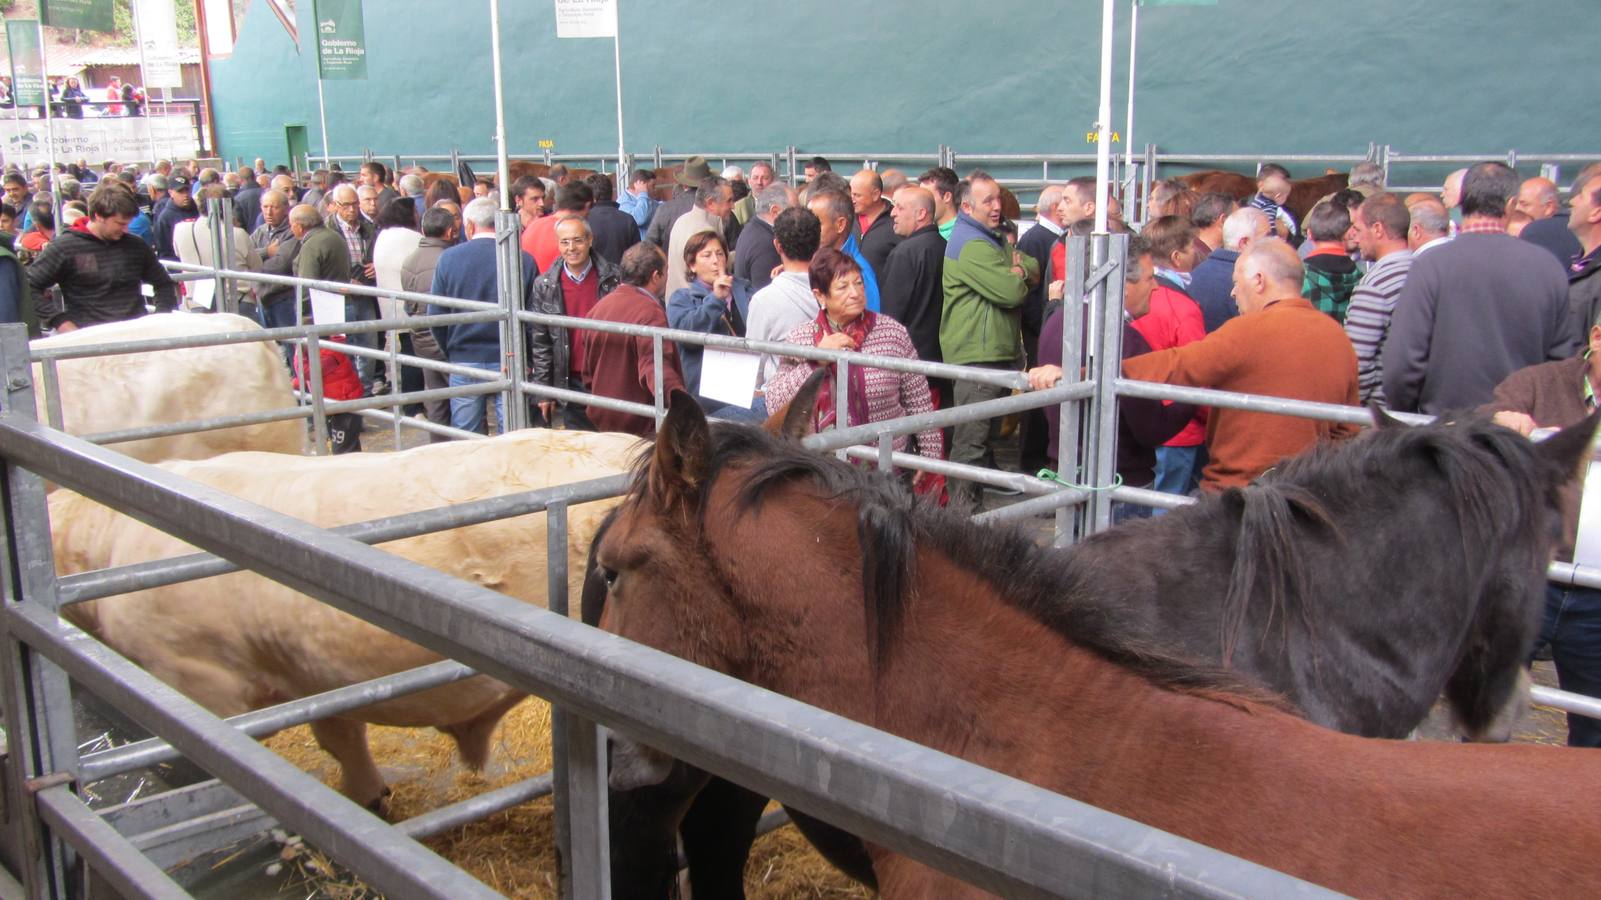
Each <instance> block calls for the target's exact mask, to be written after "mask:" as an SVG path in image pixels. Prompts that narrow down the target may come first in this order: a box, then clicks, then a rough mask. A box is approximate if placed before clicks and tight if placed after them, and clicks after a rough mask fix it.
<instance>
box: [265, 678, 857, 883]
mask: <svg viewBox="0 0 1601 900" xmlns="http://www.w3.org/2000/svg"><path fill="white" fill-rule="evenodd" d="M367 736H368V740H369V742H370V743H371V745H372V750H373V756H374V758H376V759H377V760H378V764H379V766H380V768H381V769H382V771H383V773H384V778H385V779H386V780H387V781H388V782H389V784H390V787H391V788H393V790H394V795H393V796H392V797H391V798H390V801H391V804H392V809H393V819H394V820H395V821H400V820H402V819H406V818H410V817H412V816H415V815H418V814H420V813H424V812H427V811H428V810H431V809H436V808H438V807H440V806H444V805H445V804H447V803H454V802H456V801H458V800H464V799H466V798H468V797H471V796H473V795H476V794H481V793H483V792H484V791H487V790H492V789H495V788H499V787H504V786H506V785H509V784H513V783H515V782H517V781H520V780H522V779H525V778H531V777H533V776H535V775H539V774H541V773H543V772H547V771H549V770H550V707H549V705H548V704H546V703H545V702H544V701H542V700H539V699H538V698H530V699H528V700H526V701H524V702H523V703H522V704H520V705H519V706H517V708H515V709H513V710H512V711H511V712H510V713H509V714H508V715H507V716H506V718H505V719H504V720H503V721H502V722H501V725H500V729H499V730H498V731H497V733H496V737H495V751H494V756H493V761H492V762H491V764H490V768H489V770H488V771H486V772H484V773H482V774H481V775H480V774H477V773H473V772H469V771H467V770H466V769H465V768H464V767H462V766H461V765H460V763H459V762H457V760H456V751H455V744H454V742H452V741H451V740H450V738H448V737H446V736H445V735H443V734H440V733H438V732H436V731H434V730H432V729H423V728H385V727H379V726H369V727H368V729H367ZM266 745H267V746H268V747H270V748H271V749H272V750H273V751H274V752H276V753H278V754H279V755H281V756H283V757H284V758H285V759H288V760H289V761H290V762H291V763H294V764H295V765H296V766H298V767H300V768H301V769H304V770H306V771H307V772H310V773H312V774H314V775H316V776H317V777H319V778H321V779H322V780H323V781H324V782H325V783H327V784H329V785H333V786H336V787H337V785H338V782H339V767H338V766H337V765H336V764H335V763H334V761H333V758H332V757H330V756H328V755H327V754H326V753H324V752H322V750H321V749H320V748H319V747H318V746H317V742H316V740H315V739H314V738H313V737H312V735H311V730H310V729H309V728H308V727H306V726H300V727H297V728H291V729H288V730H286V731H282V732H280V733H278V734H277V735H274V736H273V737H271V738H269V739H267V741H266ZM424 843H425V844H427V845H428V847H429V848H431V849H432V850H433V851H434V852H436V853H438V854H439V855H441V856H443V857H444V858H445V859H448V860H450V861H451V862H453V863H455V864H456V865H458V866H461V867H462V868H463V869H465V870H466V871H467V872H469V873H471V874H472V875H473V876H474V877H475V878H477V879H479V880H480V881H482V882H484V883H485V884H487V885H489V886H490V887H491V888H494V889H495V890H496V891H499V892H500V893H502V894H505V895H506V896H508V897H516V898H540V900H543V898H553V897H555V896H556V852H555V846H554V843H553V825H552V813H551V800H550V798H549V797H545V798H542V799H539V800H536V801H534V802H532V803H525V804H523V805H521V806H517V807H513V808H512V809H509V810H506V811H504V812H501V813H498V814H496V815H494V816H491V817H489V818H488V819H484V820H481V821H478V822H473V823H470V824H468V825H465V826H462V827H461V828H458V829H456V830H454V831H449V832H445V833H444V834H441V835H438V836H436V837H433V838H429V839H428V840H426V841H424ZM285 851H286V852H285V862H286V864H288V865H291V866H293V867H294V877H293V878H291V879H290V881H289V886H290V887H292V888H293V889H296V890H298V894H297V896H300V897H305V896H307V894H308V892H310V893H314V894H316V895H320V896H323V897H330V898H334V900H365V898H371V897H376V896H378V895H377V894H376V893H374V892H373V891H371V890H370V889H368V888H367V887H366V886H365V885H362V884H361V883H360V882H359V881H357V880H356V879H354V878H353V877H352V876H351V875H350V874H349V873H348V872H343V871H341V870H340V869H339V868H338V867H336V866H334V865H332V864H331V863H330V862H329V860H328V859H327V858H326V857H324V856H322V855H321V854H320V853H317V852H316V851H315V850H314V849H312V848H308V847H305V846H304V845H296V846H291V847H286V848H285ZM745 885H746V894H747V895H748V896H749V897H752V898H771V900H780V898H784V900H787V898H793V897H815V898H840V897H868V896H870V894H869V892H868V891H867V890H865V889H863V888H862V887H861V886H859V885H857V884H856V883H855V882H853V881H851V880H850V879H848V878H846V877H845V876H844V875H841V874H840V873H839V872H838V871H836V870H835V869H834V868H833V867H832V866H830V865H829V864H828V863H827V862H825V861H824V860H823V858H822V857H821V856H819V855H818V854H817V852H816V851H815V850H813V849H812V848H811V845H809V844H807V843H806V840H805V839H804V838H802V837H801V836H800V833H799V832H797V831H796V830H795V828H794V826H786V827H784V828H781V829H779V830H777V831H775V832H773V833H771V834H767V835H764V836H762V837H761V838H759V839H758V840H757V841H756V846H755V848H754V849H753V850H752V852H751V859H750V863H749V865H748V866H747V867H746V870H745Z"/></svg>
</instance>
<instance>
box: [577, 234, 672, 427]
mask: <svg viewBox="0 0 1601 900" xmlns="http://www.w3.org/2000/svg"><path fill="white" fill-rule="evenodd" d="M618 274H619V276H620V277H621V279H622V284H619V285H618V286H617V289H616V290H614V291H612V292H611V293H609V294H607V295H606V296H604V297H602V298H601V300H600V302H599V303H597V304H595V308H594V309H591V310H590V311H589V315H588V316H587V318H591V319H598V320H600V321H603V322H620V323H624V324H628V325H653V326H656V327H658V328H666V327H667V312H666V310H665V309H664V308H663V306H662V288H663V286H665V285H666V284H667V255H666V254H664V253H662V251H661V248H660V247H657V246H656V245H655V244H651V243H639V244H635V245H634V246H632V247H629V248H628V250H627V252H625V253H624V254H623V262H622V268H621V270H620V271H619V273H618ZM583 342H584V354H583V377H584V381H585V382H587V383H588V384H589V388H590V393H592V394H594V395H595V396H597V397H610V398H611V399H613V400H627V401H630V402H632V403H643V404H646V405H650V404H653V403H654V402H655V399H656V365H655V351H654V349H653V348H652V345H651V343H652V342H651V339H650V338H648V337H635V336H633V335H627V334H613V333H610V332H605V331H585V332H583ZM683 387H684V375H683V372H681V371H680V370H679V368H678V350H677V348H676V347H674V346H673V345H672V344H671V343H668V342H665V341H664V342H663V343H662V371H661V390H662V397H663V399H665V398H667V397H668V396H670V395H671V393H672V391H673V389H674V388H679V389H682V388H683ZM586 411H587V412H588V413H589V421H590V422H592V423H594V425H595V428H596V429H598V430H600V431H621V432H626V433H628V434H637V435H639V436H640V437H645V438H648V437H653V436H655V434H656V420H655V419H653V418H650V417H647V416H636V415H634V414H632V413H625V412H617V411H616V410H611V409H605V408H602V407H599V406H590V407H588V408H587V410H586Z"/></svg>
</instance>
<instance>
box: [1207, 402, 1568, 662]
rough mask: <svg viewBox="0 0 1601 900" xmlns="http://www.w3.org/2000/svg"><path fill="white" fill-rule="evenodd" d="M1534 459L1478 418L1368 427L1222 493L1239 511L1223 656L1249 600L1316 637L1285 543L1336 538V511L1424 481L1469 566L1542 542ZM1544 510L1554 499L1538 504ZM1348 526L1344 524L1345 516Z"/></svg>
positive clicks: (1299, 566)
mask: <svg viewBox="0 0 1601 900" xmlns="http://www.w3.org/2000/svg"><path fill="white" fill-rule="evenodd" d="M1540 466H1541V462H1540V460H1539V458H1538V457H1537V456H1536V454H1535V452H1534V448H1533V445H1532V444H1531V443H1530V442H1529V441H1528V439H1526V438H1524V437H1522V436H1521V435H1518V434H1517V433H1516V432H1513V431H1511V430H1509V429H1506V428H1501V427H1498V426H1495V425H1493V424H1492V423H1491V421H1490V419H1489V418H1488V417H1485V416H1468V417H1465V418H1463V419H1460V420H1458V421H1455V422H1452V423H1449V424H1441V425H1431V426H1425V427H1417V428H1409V427H1405V426H1396V427H1386V428H1377V429H1370V430H1369V431H1368V432H1367V433H1365V434H1364V435H1362V436H1361V437H1360V438H1359V439H1357V440H1355V441H1349V442H1346V443H1344V444H1332V443H1325V444H1321V445H1319V446H1318V447H1316V448H1314V449H1313V450H1311V451H1309V452H1307V453H1304V454H1301V455H1299V456H1296V457H1293V458H1291V459H1290V460H1288V461H1286V462H1285V463H1284V464H1282V465H1280V466H1279V467H1277V468H1275V469H1273V470H1271V471H1269V472H1268V473H1267V474H1266V475H1265V476H1263V478H1261V479H1260V480H1258V481H1257V482H1256V483H1254V484H1252V485H1250V486H1248V487H1246V488H1243V489H1238V490H1231V491H1229V492H1227V493H1225V494H1224V495H1223V497H1222V499H1221V502H1222V503H1223V505H1224V506H1225V507H1233V508H1237V510H1238V512H1237V515H1238V518H1239V526H1238V530H1237V532H1236V545H1235V554H1234V567H1233V571H1232V572H1231V573H1230V579H1229V591H1228V597H1227V599H1226V600H1225V602H1224V610H1225V612H1224V617H1223V635H1222V639H1223V640H1222V646H1223V659H1224V662H1225V664H1227V663H1228V661H1229V660H1230V659H1231V657H1232V655H1233V652H1234V649H1235V647H1236V646H1237V644H1238V642H1239V640H1240V639H1241V638H1242V637H1243V634H1242V632H1243V627H1244V622H1245V618H1246V613H1247V610H1248V607H1249V604H1250V602H1251V598H1252V596H1253V594H1254V595H1257V596H1265V598H1266V600H1267V602H1268V603H1269V604H1270V608H1271V609H1272V610H1274V612H1275V613H1276V614H1278V615H1282V616H1286V617H1287V616H1291V615H1294V616H1298V617H1300V619H1301V620H1302V622H1303V624H1304V625H1305V627H1306V628H1307V630H1308V631H1309V632H1313V631H1316V629H1317V621H1316V607H1315V606H1314V605H1311V604H1306V603H1304V602H1302V601H1303V600H1305V599H1307V598H1310V597H1312V596H1313V593H1312V591H1311V590H1309V588H1308V585H1307V583H1306V576H1307V572H1308V567H1307V566H1306V565H1305V564H1304V562H1303V560H1302V559H1301V557H1300V554H1299V553H1298V552H1297V546H1298V542H1297V541H1295V540H1293V539H1292V538H1293V534H1294V531H1295V530H1296V529H1301V528H1305V527H1313V528H1319V529H1322V530H1324V531H1326V532H1327V533H1328V534H1329V535H1330V536H1332V537H1333V538H1335V539H1336V540H1343V539H1344V535H1343V534H1342V533H1341V530H1340V526H1339V524H1338V523H1339V522H1340V521H1341V520H1342V518H1345V517H1344V516H1342V513H1345V512H1346V511H1347V510H1350V509H1352V508H1361V507H1363V506H1365V505H1368V504H1369V503H1370V502H1371V500H1372V499H1373V498H1375V497H1380V498H1393V496H1394V495H1395V494H1397V493H1399V492H1402V491H1406V490H1409V489H1411V490H1416V489H1417V488H1418V486H1419V485H1418V482H1419V481H1420V480H1423V479H1429V480H1430V481H1433V482H1436V483H1439V484H1440V486H1441V487H1442V488H1443V490H1441V491H1438V492H1437V493H1435V494H1433V496H1434V497H1435V498H1437V499H1440V500H1443V501H1444V502H1445V503H1446V505H1447V506H1448V508H1449V509H1450V511H1451V512H1452V513H1453V514H1454V516H1455V518H1456V522H1457V527H1458V533H1459V535H1460V538H1461V542H1462V551H1463V552H1462V558H1463V559H1464V560H1465V561H1467V563H1468V565H1470V566H1471V565H1482V564H1484V563H1485V562H1486V561H1487V560H1488V559H1491V558H1494V557H1495V556H1496V554H1489V553H1485V552H1483V550H1482V548H1486V547H1497V546H1502V545H1505V544H1508V543H1512V542H1517V541H1527V540H1530V539H1533V540H1540V539H1543V538H1544V537H1545V535H1544V534H1543V533H1542V532H1541V530H1540V528H1541V526H1540V519H1539V516H1540V509H1541V507H1540V506H1539V504H1538V502H1537V501H1535V499H1534V498H1533V497H1531V495H1530V494H1529V492H1528V491H1527V490H1526V489H1525V488H1524V487H1523V486H1526V485H1538V484H1542V483H1543V480H1542V479H1541V477H1540ZM1540 500H1543V501H1544V502H1545V503H1547V504H1549V505H1553V506H1554V505H1555V504H1556V503H1557V500H1556V498H1555V497H1554V496H1553V497H1546V498H1540ZM1346 521H1349V519H1348V518H1346Z"/></svg>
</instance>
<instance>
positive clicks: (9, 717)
mask: <svg viewBox="0 0 1601 900" xmlns="http://www.w3.org/2000/svg"><path fill="white" fill-rule="evenodd" d="M49 100H50V98H49V96H48V95H46V97H45V102H46V103H47V104H48V103H49ZM0 373H3V377H4V378H5V382H4V385H5V395H4V396H5V401H4V408H5V409H6V410H9V411H12V412H15V413H17V414H19V415H24V416H29V417H32V416H34V415H35V409H36V407H35V406H34V403H35V401H34V396H33V378H32V372H31V371H30V366H29V362H28V332H27V329H26V328H24V327H23V326H21V325H6V326H3V327H0ZM0 465H3V466H4V478H3V480H0V490H3V491H4V503H3V504H0V511H3V513H4V528H5V541H6V547H5V549H6V552H5V554H4V556H3V557H0V565H3V567H4V572H3V574H4V582H3V590H4V597H5V603H6V604H7V605H11V604H13V603H31V604H38V605H42V606H44V607H45V608H46V609H49V610H51V611H55V610H58V609H60V605H61V604H60V600H59V597H58V596H57V594H56V566H55V557H54V553H53V551H52V548H51V545H50V519H49V514H48V512H47V507H46V505H45V492H44V480H43V479H41V478H40V477H39V476H38V475H36V474H34V473H33V472H29V471H27V470H25V469H22V468H19V467H17V466H14V465H12V464H10V463H9V462H5V461H0ZM0 654H3V656H4V659H3V660H0V684H3V690H4V692H5V693H4V711H5V726H6V737H7V744H8V746H9V750H10V752H9V753H8V762H7V765H8V770H7V773H6V774H7V778H6V791H7V793H6V797H5V808H6V813H7V815H6V818H7V819H8V820H9V827H12V828H15V829H16V831H15V833H14V834H13V838H14V840H15V843H14V845H13V846H15V847H17V848H19V849H20V850H21V851H22V855H23V858H22V860H21V862H22V867H21V868H22V872H21V874H22V879H23V881H24V883H25V884H26V886H27V892H28V896H30V897H55V898H64V897H67V896H69V893H70V891H71V885H69V884H68V877H69V875H70V874H71V872H72V870H73V868H74V861H73V855H72V853H71V850H70V848H69V847H68V846H67V845H66V844H65V843H64V842H63V841H61V840H60V839H59V838H55V837H52V836H51V835H50V834H49V832H48V830H47V829H46V828H45V827H44V825H43V823H42V822H41V821H40V818H39V814H38V807H37V806H35V805H34V800H33V797H32V796H31V795H29V793H28V792H27V790H26V787H25V785H26V783H27V781H28V780H29V779H31V778H37V777H39V776H41V775H49V774H52V773H55V772H66V773H68V774H70V775H72V776H73V777H74V778H76V776H77V772H78V736H77V726H76V724H75V723H74V721H73V713H72V692H71V687H70V685H69V684H68V681H67V676H66V673H64V672H62V671H61V670H60V669H59V668H57V667H56V666H55V665H54V664H53V663H51V662H49V661H48V660H46V659H45V658H44V657H42V656H37V655H35V654H34V653H33V652H32V651H31V650H30V649H28V648H27V647H26V646H25V645H23V644H22V643H21V642H20V641H18V640H16V639H15V638H14V637H13V636H12V635H11V634H10V633H9V632H6V633H4V634H3V635H0Z"/></svg>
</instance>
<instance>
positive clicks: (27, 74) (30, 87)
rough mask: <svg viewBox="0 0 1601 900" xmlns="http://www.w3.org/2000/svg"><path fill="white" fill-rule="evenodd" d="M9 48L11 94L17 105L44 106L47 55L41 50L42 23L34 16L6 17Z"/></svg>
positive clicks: (7, 45)
mask: <svg viewBox="0 0 1601 900" xmlns="http://www.w3.org/2000/svg"><path fill="white" fill-rule="evenodd" d="M6 48H7V49H8V50H9V51H10V52H11V93H12V96H13V97H14V98H16V104H17V106H18V107H23V106H44V54H42V53H40V52H39V23H38V22H35V21H34V20H32V19H7V20H6Z"/></svg>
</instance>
